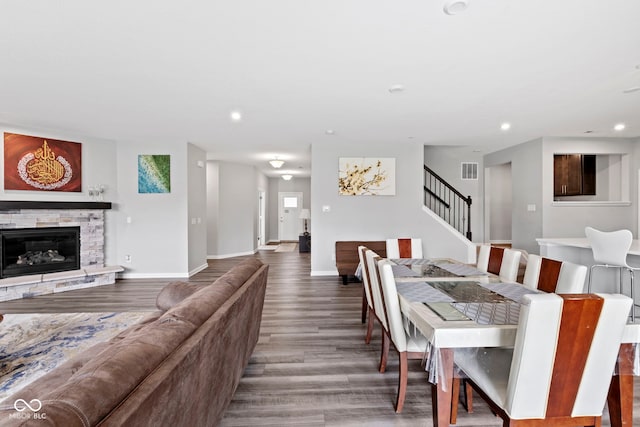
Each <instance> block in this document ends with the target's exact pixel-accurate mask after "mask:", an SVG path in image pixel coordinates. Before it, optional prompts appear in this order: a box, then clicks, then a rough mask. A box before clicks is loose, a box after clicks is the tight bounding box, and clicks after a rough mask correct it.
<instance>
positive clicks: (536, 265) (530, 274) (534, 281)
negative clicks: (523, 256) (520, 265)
mask: <svg viewBox="0 0 640 427" xmlns="http://www.w3.org/2000/svg"><path fill="white" fill-rule="evenodd" d="M541 264H542V257H541V256H540V255H536V254H529V257H528V259H527V266H526V267H525V269H524V279H522V284H523V285H524V286H526V287H527V288H529V289H538V280H539V279H540V266H541Z"/></svg>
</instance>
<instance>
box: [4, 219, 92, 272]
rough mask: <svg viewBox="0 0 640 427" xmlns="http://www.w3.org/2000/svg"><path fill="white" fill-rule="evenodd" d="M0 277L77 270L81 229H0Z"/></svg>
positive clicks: (78, 266)
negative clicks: (0, 253)
mask: <svg viewBox="0 0 640 427" xmlns="http://www.w3.org/2000/svg"><path fill="white" fill-rule="evenodd" d="M0 237H1V239H0V245H1V252H2V255H1V258H0V262H1V265H0V278H6V277H16V276H25V275H29V274H43V273H55V272H59V271H68V270H78V269H79V268H80V227H51V228H12V229H4V230H0Z"/></svg>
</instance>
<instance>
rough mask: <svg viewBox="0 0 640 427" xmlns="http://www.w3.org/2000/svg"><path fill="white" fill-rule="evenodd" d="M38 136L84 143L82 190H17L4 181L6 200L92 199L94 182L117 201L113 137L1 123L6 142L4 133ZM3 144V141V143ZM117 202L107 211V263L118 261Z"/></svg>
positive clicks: (0, 169)
mask: <svg viewBox="0 0 640 427" xmlns="http://www.w3.org/2000/svg"><path fill="white" fill-rule="evenodd" d="M5 132H8V133H17V134H21V135H30V136H38V137H43V138H51V139H58V140H62V141H70V142H78V143H81V144H82V191H81V192H59V191H16V190H5V189H4V181H3V184H2V187H1V189H0V198H2V199H3V200H43V201H71V202H75V201H90V200H91V198H90V197H89V194H88V193H87V188H88V187H89V186H94V185H100V184H102V185H104V186H105V193H104V200H105V201H106V202H115V201H116V200H117V198H118V183H117V179H116V171H117V168H116V145H115V143H114V142H113V141H109V140H104V139H99V138H89V137H86V136H82V135H77V134H70V133H64V132H52V131H42V130H37V129H28V128H21V127H16V126H10V125H3V124H0V138H2V141H3V142H2V144H4V133H5ZM3 146H4V145H3ZM0 176H4V149H2V150H0ZM116 210H117V204H114V209H112V210H107V211H105V264H106V265H115V264H118V262H119V260H118V259H117V253H116V252H117V245H116V242H117V234H118V233H117V221H116V213H115V211H116Z"/></svg>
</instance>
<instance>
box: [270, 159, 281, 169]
mask: <svg viewBox="0 0 640 427" xmlns="http://www.w3.org/2000/svg"><path fill="white" fill-rule="evenodd" d="M269 164H270V165H271V166H273V167H274V168H276V169H278V168H281V167H282V165H284V162H283V161H282V160H279V159H278V158H277V157H276V158H275V159H273V160H269Z"/></svg>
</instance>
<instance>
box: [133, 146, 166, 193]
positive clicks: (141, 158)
mask: <svg viewBox="0 0 640 427" xmlns="http://www.w3.org/2000/svg"><path fill="white" fill-rule="evenodd" d="M170 192H171V156H170V155H168V154H140V155H138V193H170Z"/></svg>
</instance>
